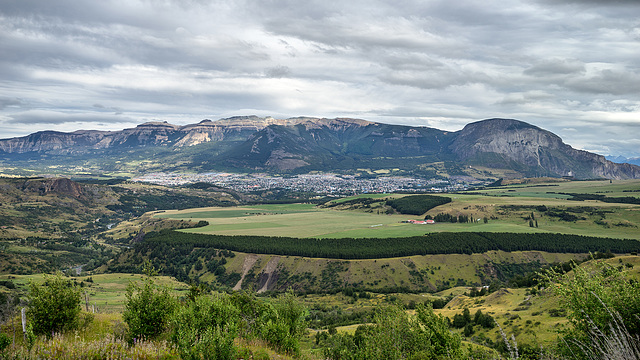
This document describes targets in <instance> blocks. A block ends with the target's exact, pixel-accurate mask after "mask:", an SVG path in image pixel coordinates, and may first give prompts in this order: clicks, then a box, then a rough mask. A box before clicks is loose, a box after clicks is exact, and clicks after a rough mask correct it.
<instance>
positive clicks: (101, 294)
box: [0, 273, 188, 313]
mask: <svg viewBox="0 0 640 360" xmlns="http://www.w3.org/2000/svg"><path fill="white" fill-rule="evenodd" d="M72 279H75V280H76V282H78V283H82V284H81V285H82V289H83V293H86V294H87V296H88V299H89V304H90V307H91V309H90V311H93V307H96V308H97V311H98V312H100V313H122V311H123V310H124V303H125V293H126V288H127V285H129V283H130V282H137V283H141V282H142V279H143V275H140V274H118V273H115V274H95V275H90V276H77V277H73V278H72ZM89 279H90V281H87V280H89ZM0 280H11V281H12V282H14V283H15V284H16V287H17V289H18V290H19V291H26V290H27V287H28V283H29V281H33V282H35V283H37V284H38V283H42V282H44V276H43V274H35V275H0ZM155 282H156V284H158V285H160V286H167V287H169V288H171V289H173V290H174V293H175V294H176V295H178V296H184V295H185V294H186V291H187V290H188V285H187V284H184V283H181V282H179V281H176V280H175V279H173V278H170V277H168V276H158V277H156V278H155ZM82 305H83V307H84V306H86V304H85V301H84V299H83V303H82Z"/></svg>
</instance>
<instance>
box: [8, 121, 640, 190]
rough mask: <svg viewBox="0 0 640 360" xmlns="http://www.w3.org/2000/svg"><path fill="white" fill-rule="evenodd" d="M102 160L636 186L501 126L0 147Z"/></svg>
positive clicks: (150, 126)
mask: <svg viewBox="0 0 640 360" xmlns="http://www.w3.org/2000/svg"><path fill="white" fill-rule="evenodd" d="M110 157H113V158H116V157H118V158H119V163H123V161H124V162H126V160H128V159H131V158H135V159H137V160H138V161H142V160H147V161H152V162H156V163H159V164H157V165H156V166H155V167H154V168H153V170H155V171H159V170H164V171H171V170H178V169H182V170H184V169H190V170H196V171H201V170H203V171H204V170H235V171H259V172H279V173H283V172H284V173H287V172H298V173H299V172H308V171H314V170H318V171H349V170H354V169H358V168H370V169H391V168H398V169H403V170H407V171H410V172H414V173H416V174H421V172H422V175H428V174H429V171H431V172H432V175H435V170H432V169H431V168H430V164H434V163H441V162H444V164H445V165H446V167H447V168H448V169H449V170H453V171H454V172H459V173H460V175H464V168H465V167H468V166H469V165H471V166H474V165H475V166H481V167H486V168H493V169H506V170H510V171H512V172H515V173H517V174H521V175H522V176H543V175H544V176H556V177H559V176H572V177H576V178H611V179H627V178H640V167H638V166H635V165H629V164H615V163H613V162H610V161H608V160H606V159H605V158H604V157H603V156H600V155H596V154H593V153H589V152H586V151H582V150H576V149H574V148H572V147H571V146H570V145H567V144H565V143H564V142H563V141H562V139H561V138H560V137H558V136H557V135H555V134H553V133H551V132H549V131H546V130H543V129H540V128H538V127H536V126H534V125H531V124H528V123H525V122H522V121H518V120H511V119H489V120H482V121H478V122H474V123H471V124H468V125H467V126H465V127H464V129H462V130H460V131H456V132H447V131H443V130H439V129H435V128H429V127H416V126H403V125H390V124H383V123H375V122H370V121H366V120H361V119H350V118H335V119H325V118H312V117H296V118H289V119H274V118H271V117H266V118H262V117H257V116H237V117H232V118H227V119H221V120H217V121H211V120H203V121H201V122H199V123H197V124H190V125H184V126H177V125H172V124H169V123H167V122H148V123H144V124H141V125H138V126H137V127H135V128H130V129H124V130H121V131H92V130H82V131H75V132H71V133H62V132H55V131H43V132H38V133H34V134H31V135H28V136H25V137H19V138H12V139H3V140H0V158H2V159H4V163H5V164H12V163H14V162H16V161H18V162H20V161H24V160H29V159H30V160H33V159H40V160H43V159H44V160H46V162H48V163H49V164H53V163H56V162H57V163H60V164H68V163H74V162H75V163H78V162H87V161H90V160H92V159H94V158H99V159H101V160H100V161H98V162H99V163H101V164H103V165H101V166H102V168H100V167H99V168H98V170H105V169H112V168H118V165H117V164H116V163H115V162H111V163H110V162H109V158H110ZM80 159H81V160H80ZM95 162H96V161H94V163H95ZM107 163H109V165H108V166H107V165H104V164H107ZM429 169H431V170H429ZM137 170H138V171H146V170H150V169H143V168H140V169H137Z"/></svg>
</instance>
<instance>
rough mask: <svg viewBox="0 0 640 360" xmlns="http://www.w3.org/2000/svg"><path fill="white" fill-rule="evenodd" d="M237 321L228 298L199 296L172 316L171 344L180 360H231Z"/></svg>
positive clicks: (236, 332) (237, 313)
mask: <svg viewBox="0 0 640 360" xmlns="http://www.w3.org/2000/svg"><path fill="white" fill-rule="evenodd" d="M239 320H240V312H239V311H238V309H237V308H236V307H235V306H233V304H232V303H231V300H230V298H229V297H228V296H226V295H225V296H221V295H214V296H198V297H196V298H195V299H194V300H193V301H189V302H188V303H187V304H186V305H184V306H182V307H180V308H178V310H177V311H176V313H175V314H174V316H173V318H172V321H171V323H172V333H171V341H172V342H173V343H174V344H176V346H177V348H178V350H179V351H180V355H181V357H182V358H183V359H231V358H233V356H234V354H235V352H236V350H235V348H234V347H233V339H234V338H235V337H236V336H237V335H238V322H239Z"/></svg>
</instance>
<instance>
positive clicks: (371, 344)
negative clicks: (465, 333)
mask: <svg viewBox="0 0 640 360" xmlns="http://www.w3.org/2000/svg"><path fill="white" fill-rule="evenodd" d="M327 343H328V347H326V348H325V350H324V355H325V357H327V358H328V359H334V360H336V359H441V358H453V359H458V358H462V352H461V340H460V337H459V336H457V335H455V334H453V333H451V332H450V331H449V327H448V325H447V321H446V320H445V319H444V318H443V317H442V316H438V315H436V314H435V313H434V312H433V309H432V308H431V307H425V306H423V305H419V306H418V308H417V309H416V316H415V317H411V316H409V315H408V314H407V313H406V312H405V311H404V309H402V308H400V307H398V306H395V305H392V306H387V307H383V308H380V309H379V310H378V312H377V313H376V315H375V317H374V320H373V324H372V325H361V326H359V327H358V328H357V329H356V332H355V334H354V335H353V336H351V335H348V334H342V333H338V334H336V335H334V336H332V337H331V338H330V339H329V340H328V341H327Z"/></svg>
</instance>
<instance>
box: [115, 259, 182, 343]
mask: <svg viewBox="0 0 640 360" xmlns="http://www.w3.org/2000/svg"><path fill="white" fill-rule="evenodd" d="M152 275H154V272H153V269H150V270H147V277H146V278H145V279H144V281H143V285H142V286H140V285H139V284H138V283H134V282H130V283H129V285H128V286H127V291H126V294H125V297H126V300H125V309H124V312H123V313H122V319H123V320H124V322H125V323H127V325H128V326H129V333H128V335H127V337H128V340H129V341H130V342H132V341H134V339H142V338H144V339H152V338H155V337H157V336H158V335H160V334H161V333H163V332H164V331H165V330H166V329H167V326H168V324H169V320H170V318H171V315H172V314H173V312H174V310H175V308H176V305H177V302H176V299H175V298H174V297H173V296H172V295H171V293H170V292H169V289H168V288H166V287H158V286H156V285H155V282H154V280H153V277H152Z"/></svg>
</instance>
